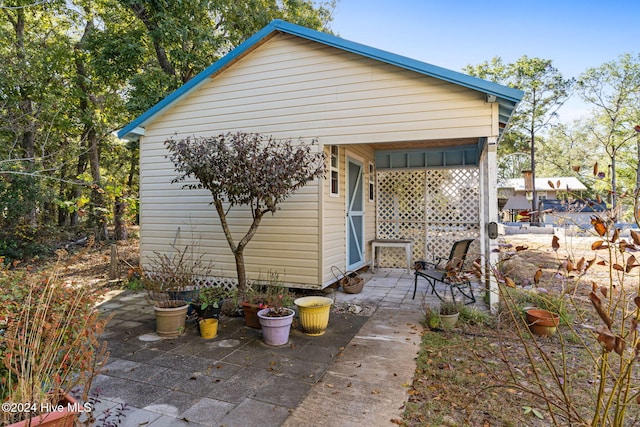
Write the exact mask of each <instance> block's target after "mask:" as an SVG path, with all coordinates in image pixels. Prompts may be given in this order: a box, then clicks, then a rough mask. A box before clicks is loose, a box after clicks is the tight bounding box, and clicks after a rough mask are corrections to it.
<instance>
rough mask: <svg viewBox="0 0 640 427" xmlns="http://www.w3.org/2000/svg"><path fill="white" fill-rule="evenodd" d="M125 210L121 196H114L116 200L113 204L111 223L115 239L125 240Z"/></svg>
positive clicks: (125, 206)
mask: <svg viewBox="0 0 640 427" xmlns="http://www.w3.org/2000/svg"><path fill="white" fill-rule="evenodd" d="M126 210H127V204H126V203H125V202H124V201H123V200H122V198H121V197H116V201H115V203H114V206H113V223H114V228H115V230H114V234H115V239H116V240H127V237H128V236H127V225H126V223H125V221H124V214H125V212H126Z"/></svg>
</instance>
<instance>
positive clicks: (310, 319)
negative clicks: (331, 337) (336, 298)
mask: <svg viewBox="0 0 640 427" xmlns="http://www.w3.org/2000/svg"><path fill="white" fill-rule="evenodd" d="M294 304H295V305H296V306H298V315H299V317H300V325H302V331H303V332H304V333H305V334H307V335H310V336H318V335H322V334H324V333H325V331H326V330H327V326H328V325H329V313H330V312H331V304H333V300H332V299H331V298H327V297H302V298H297V299H296V300H295V301H294Z"/></svg>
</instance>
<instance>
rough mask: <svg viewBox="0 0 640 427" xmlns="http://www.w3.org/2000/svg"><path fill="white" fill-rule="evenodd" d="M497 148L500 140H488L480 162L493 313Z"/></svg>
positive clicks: (484, 242)
mask: <svg viewBox="0 0 640 427" xmlns="http://www.w3.org/2000/svg"><path fill="white" fill-rule="evenodd" d="M497 148H498V138H497V137H489V138H487V144H486V146H485V150H483V154H482V156H481V161H480V167H481V170H480V177H481V180H482V184H481V186H480V191H481V198H480V200H481V201H482V202H481V203H480V219H481V223H480V243H481V244H480V252H481V256H482V259H483V260H484V261H485V263H486V264H485V266H486V268H485V272H484V282H485V286H486V289H487V291H488V292H489V299H488V302H489V308H490V309H491V312H492V313H495V312H496V311H497V309H498V301H499V294H498V282H497V281H496V278H495V276H494V275H492V274H491V268H490V267H491V266H494V265H497V263H498V261H499V254H498V252H497V251H496V250H495V249H497V248H498V241H497V239H493V240H491V239H489V233H488V224H489V223H490V222H496V223H497V222H498V189H497V186H498V164H497V152H496V151H497Z"/></svg>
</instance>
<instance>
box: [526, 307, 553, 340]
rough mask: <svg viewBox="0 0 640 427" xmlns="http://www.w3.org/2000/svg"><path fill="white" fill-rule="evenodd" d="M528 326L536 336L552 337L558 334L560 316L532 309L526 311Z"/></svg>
mask: <svg viewBox="0 0 640 427" xmlns="http://www.w3.org/2000/svg"><path fill="white" fill-rule="evenodd" d="M526 314H527V326H529V330H530V331H531V333H532V334H534V335H540V336H551V335H553V334H555V333H556V329H557V328H558V325H559V324H560V316H559V315H557V314H556V313H551V312H550V311H547V310H542V309H539V308H530V309H528V310H527V311H526Z"/></svg>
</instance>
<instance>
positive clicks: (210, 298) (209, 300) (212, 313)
mask: <svg viewBox="0 0 640 427" xmlns="http://www.w3.org/2000/svg"><path fill="white" fill-rule="evenodd" d="M228 296H229V291H227V290H226V289H224V288H223V287H222V286H207V287H204V288H200V289H199V291H198V295H197V296H196V298H195V299H194V300H193V301H192V302H191V305H192V306H193V308H194V309H195V311H196V313H197V314H198V318H199V319H220V312H221V311H222V304H223V303H224V301H225V299H226V298H227V297H228Z"/></svg>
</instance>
